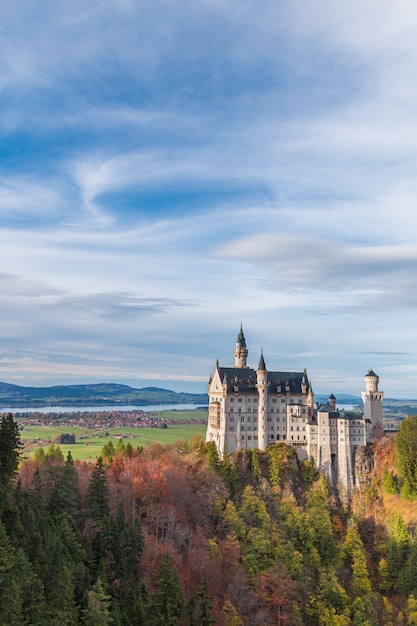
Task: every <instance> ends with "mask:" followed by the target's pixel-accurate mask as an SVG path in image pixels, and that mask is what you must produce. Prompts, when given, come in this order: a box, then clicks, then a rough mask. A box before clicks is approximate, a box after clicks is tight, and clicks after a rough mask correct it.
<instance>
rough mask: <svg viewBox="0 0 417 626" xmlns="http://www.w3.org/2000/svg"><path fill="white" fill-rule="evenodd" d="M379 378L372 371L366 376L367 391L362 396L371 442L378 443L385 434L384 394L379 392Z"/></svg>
mask: <svg viewBox="0 0 417 626" xmlns="http://www.w3.org/2000/svg"><path fill="white" fill-rule="evenodd" d="M378 383H379V376H377V375H376V374H375V372H373V371H372V370H369V372H368V373H367V374H366V376H365V389H366V391H362V393H361V396H362V400H363V413H364V416H365V423H366V425H367V428H366V430H367V433H369V442H371V443H372V442H373V441H377V440H378V439H380V438H381V437H382V435H383V434H384V422H383V419H382V400H383V398H384V392H383V391H378Z"/></svg>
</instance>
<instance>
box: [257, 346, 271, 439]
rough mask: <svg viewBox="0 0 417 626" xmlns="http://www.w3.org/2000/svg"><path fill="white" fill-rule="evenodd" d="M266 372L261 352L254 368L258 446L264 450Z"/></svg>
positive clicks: (265, 434)
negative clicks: (256, 393) (256, 391)
mask: <svg viewBox="0 0 417 626" xmlns="http://www.w3.org/2000/svg"><path fill="white" fill-rule="evenodd" d="M267 377H268V372H267V370H266V365H265V360H264V353H263V351H262V352H261V358H260V359H259V365H258V369H257V370H256V388H257V390H258V393H259V400H258V448H259V450H265V448H266V446H267V436H268V433H267V423H266V412H267V406H268V398H267V389H268V381H267Z"/></svg>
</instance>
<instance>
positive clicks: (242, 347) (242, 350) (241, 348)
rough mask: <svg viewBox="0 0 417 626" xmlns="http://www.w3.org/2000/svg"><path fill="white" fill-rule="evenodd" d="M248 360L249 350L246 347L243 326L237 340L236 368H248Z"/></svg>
mask: <svg viewBox="0 0 417 626" xmlns="http://www.w3.org/2000/svg"><path fill="white" fill-rule="evenodd" d="M247 358H248V349H247V347H246V340H245V335H244V334H243V328H242V324H241V325H240V332H239V334H238V336H237V339H236V348H235V367H247V365H246V360H247Z"/></svg>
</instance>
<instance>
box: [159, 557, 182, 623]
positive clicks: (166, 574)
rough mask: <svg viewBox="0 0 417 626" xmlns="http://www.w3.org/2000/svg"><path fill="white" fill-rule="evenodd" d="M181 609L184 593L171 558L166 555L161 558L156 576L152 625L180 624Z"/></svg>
mask: <svg viewBox="0 0 417 626" xmlns="http://www.w3.org/2000/svg"><path fill="white" fill-rule="evenodd" d="M183 607H184V593H183V591H182V588H181V583H180V577H179V575H178V571H177V569H176V567H175V565H174V563H173V561H172V558H171V556H170V555H169V554H168V553H166V554H165V555H164V556H163V557H162V560H161V563H160V565H159V568H158V572H157V576H156V591H155V594H154V598H153V611H152V613H153V618H152V624H154V625H155V626H176V625H177V624H179V623H180V620H181V614H182V611H183Z"/></svg>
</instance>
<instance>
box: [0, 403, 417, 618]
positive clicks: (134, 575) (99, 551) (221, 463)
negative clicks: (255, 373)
mask: <svg viewBox="0 0 417 626" xmlns="http://www.w3.org/2000/svg"><path fill="white" fill-rule="evenodd" d="M405 422H406V420H405ZM413 427H414V431H415V432H417V418H416V419H415V420H414V422H412V423H411V433H413ZM404 430H405V429H404ZM403 434H404V433H403ZM410 438H412V436H411V435H410V431H406V432H405V436H404V437H402V443H401V445H402V447H401V446H400V447H399V449H398V450H397V449H396V444H395V439H394V438H393V437H390V438H385V439H383V440H382V441H381V442H380V443H379V444H378V447H377V449H376V451H375V454H376V458H377V462H376V464H375V467H376V470H375V472H374V475H373V476H372V479H371V481H370V483H369V484H368V485H367V486H366V487H365V488H364V489H363V490H362V491H361V492H358V493H356V494H354V496H353V498H352V499H351V500H349V501H348V502H347V503H346V501H345V502H341V501H340V500H339V499H338V498H337V495H336V494H334V493H330V492H329V489H328V486H327V483H326V481H325V479H324V478H323V477H322V476H320V475H319V474H317V472H316V471H315V468H314V465H313V464H312V463H311V462H303V463H300V462H299V461H298V460H297V456H296V454H295V452H294V449H293V448H292V447H289V446H287V445H286V444H284V443H280V444H276V445H273V446H271V447H269V448H268V449H267V450H266V451H265V452H260V451H258V450H247V451H241V452H239V453H236V454H235V455H233V456H231V457H227V456H225V458H224V459H223V460H222V459H220V458H219V456H218V454H217V452H216V449H215V447H214V446H213V445H211V444H204V442H203V440H202V439H201V438H200V437H198V436H196V437H194V438H193V439H191V440H190V441H187V440H185V441H177V442H175V443H173V444H171V445H167V446H162V445H159V444H154V445H150V446H148V447H145V448H134V447H132V446H131V445H127V446H125V445H124V443H123V442H122V441H120V442H119V444H118V445H117V446H116V447H114V446H107V447H104V449H103V450H102V455H101V456H99V457H98V458H97V460H96V461H94V462H91V461H89V462H87V461H79V460H76V461H74V460H73V459H72V457H71V454H68V455H67V457H66V458H64V457H63V455H62V453H61V452H60V449H59V447H58V446H51V447H50V448H49V449H48V451H47V452H46V453H45V454H38V455H36V456H35V457H34V458H32V459H22V458H21V443H20V433H19V429H18V427H17V424H16V422H15V421H14V419H13V416H12V415H4V416H2V418H1V421H0V585H1V590H2V591H1V594H0V615H1V624H3V625H4V626H23V625H24V626H26V625H35V626H66V625H68V626H70V625H84V626H106V625H115V626H128V625H138V626H141V625H144V626H145V625H146V626H175V625H179V626H206V625H207V626H208V625H210V624H215V625H219V626H243V625H245V626H246V625H248V626H267V625H269V624H271V625H272V624H279V625H281V626H284V625H285V626H297V625H302V624H307V625H312V626H315V625H318V626H327V625H340V626H345V625H346V626H347V625H350V624H352V625H358V626H359V625H365V626H366V625H369V626H373V625H379V624H381V625H382V624H383V625H387V626H390V625H393V626H394V625H404V626H405V625H408V624H410V625H412V624H417V535H416V532H415V524H414V522H413V521H412V520H410V519H408V520H407V522H406V521H405V519H404V517H403V516H402V515H401V514H399V513H397V512H396V511H397V510H398V507H397V508H396V509H395V510H394V512H393V513H388V512H387V510H386V509H385V507H384V498H385V493H387V494H388V493H390V496H389V497H391V498H396V499H397V500H396V502H402V503H406V502H407V501H411V500H412V499H413V498H414V497H417V491H416V492H415V493H414V491H413V490H414V488H415V487H416V490H417V481H416V480H415V479H416V477H417V460H416V459H417V452H416V450H417V447H416V450H414V451H413V449H412V446H409V448H408V449H406V450H404V446H405V444H404V441H406V442H409V440H410ZM399 439H400V442H401V436H400V438H399ZM415 441H416V442H417V439H416V440H415ZM413 455H414V456H413ZM413 472H416V474H415V476H414V475H412V474H413ZM404 484H405V485H406V486H405V487H404ZM407 499H408V500H407Z"/></svg>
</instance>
